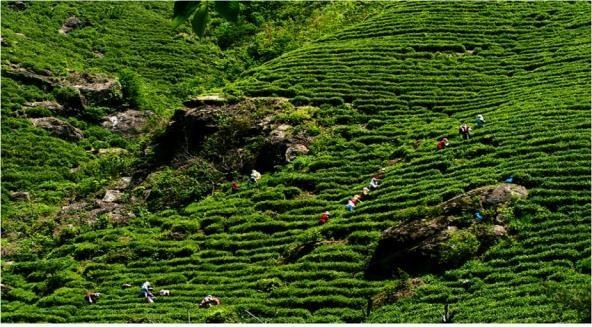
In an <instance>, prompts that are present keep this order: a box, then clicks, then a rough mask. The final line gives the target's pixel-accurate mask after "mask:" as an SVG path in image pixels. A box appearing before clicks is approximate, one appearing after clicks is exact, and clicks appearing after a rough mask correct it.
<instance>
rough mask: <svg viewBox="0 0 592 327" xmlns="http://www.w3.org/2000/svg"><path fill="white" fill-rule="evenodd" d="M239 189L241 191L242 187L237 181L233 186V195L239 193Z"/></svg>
mask: <svg viewBox="0 0 592 327" xmlns="http://www.w3.org/2000/svg"><path fill="white" fill-rule="evenodd" d="M239 189H240V186H239V185H238V183H237V182H236V181H234V182H232V186H231V191H232V193H236V192H238V190H239Z"/></svg>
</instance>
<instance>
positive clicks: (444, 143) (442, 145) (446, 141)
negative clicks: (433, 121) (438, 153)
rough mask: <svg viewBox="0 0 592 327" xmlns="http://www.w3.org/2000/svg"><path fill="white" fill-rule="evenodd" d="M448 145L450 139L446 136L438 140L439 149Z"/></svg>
mask: <svg viewBox="0 0 592 327" xmlns="http://www.w3.org/2000/svg"><path fill="white" fill-rule="evenodd" d="M447 146H448V139H447V138H445V137H444V138H442V139H441V140H440V142H438V145H437V146H436V147H437V148H438V150H444V148H445V147H447Z"/></svg>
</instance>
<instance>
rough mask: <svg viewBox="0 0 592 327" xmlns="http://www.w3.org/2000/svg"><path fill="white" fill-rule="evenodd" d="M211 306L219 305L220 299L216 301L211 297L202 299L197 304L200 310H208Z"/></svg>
mask: <svg viewBox="0 0 592 327" xmlns="http://www.w3.org/2000/svg"><path fill="white" fill-rule="evenodd" d="M213 305H220V299H218V298H217V297H213V296H211V295H208V296H206V297H204V298H203V300H201V302H200V303H199V307H200V308H209V307H211V306H213Z"/></svg>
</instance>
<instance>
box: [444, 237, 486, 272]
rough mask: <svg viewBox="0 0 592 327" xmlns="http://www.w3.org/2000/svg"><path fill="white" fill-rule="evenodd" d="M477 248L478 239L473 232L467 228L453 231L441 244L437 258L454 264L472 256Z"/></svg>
mask: <svg viewBox="0 0 592 327" xmlns="http://www.w3.org/2000/svg"><path fill="white" fill-rule="evenodd" d="M478 249H479V240H478V239H477V236H475V234H473V233H471V232H470V231H468V230H459V231H454V232H452V233H451V235H450V238H449V239H448V240H447V241H446V243H444V244H442V246H441V250H440V258H439V260H440V262H441V263H443V264H450V265H456V264H459V263H462V262H465V261H466V260H467V259H469V258H471V257H472V256H474V255H475V254H476V253H477V250H478Z"/></svg>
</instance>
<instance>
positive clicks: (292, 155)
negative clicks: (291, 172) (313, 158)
mask: <svg viewBox="0 0 592 327" xmlns="http://www.w3.org/2000/svg"><path fill="white" fill-rule="evenodd" d="M308 152H309V150H308V147H306V145H304V144H289V145H288V149H286V161H287V162H291V161H292V160H294V159H296V157H298V156H299V155H306V154H308Z"/></svg>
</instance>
